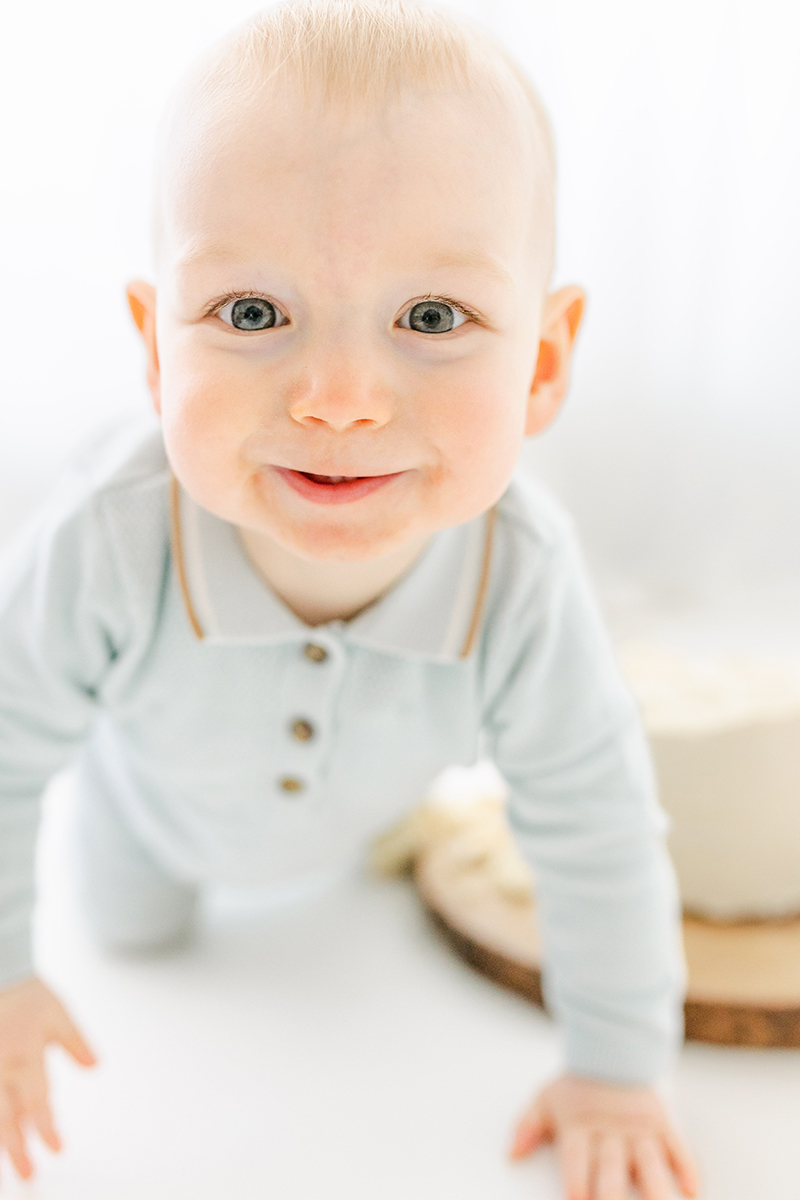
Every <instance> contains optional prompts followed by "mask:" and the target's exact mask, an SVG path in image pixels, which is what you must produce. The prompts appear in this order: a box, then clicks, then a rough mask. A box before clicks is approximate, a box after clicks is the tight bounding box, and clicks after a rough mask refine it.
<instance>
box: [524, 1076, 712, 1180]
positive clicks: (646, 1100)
mask: <svg viewBox="0 0 800 1200" xmlns="http://www.w3.org/2000/svg"><path fill="white" fill-rule="evenodd" d="M550 1141H555V1142H556V1143H557V1146H558V1151H559V1157H560V1159H561V1168H562V1173H563V1176H564V1183H565V1185H566V1192H567V1196H568V1200H626V1197H627V1196H628V1194H629V1193H628V1189H629V1183H630V1182H631V1181H633V1182H634V1183H636V1184H637V1186H638V1188H639V1192H640V1195H641V1196H642V1197H643V1200H669V1197H670V1196H672V1195H673V1194H674V1190H673V1181H674V1182H676V1183H677V1185H678V1187H679V1188H680V1190H681V1192H682V1193H683V1195H684V1196H695V1195H696V1194H697V1173H696V1171H695V1168H694V1164H693V1163H692V1160H691V1158H690V1156H689V1154H688V1152H687V1150H686V1147H685V1146H684V1144H683V1142H682V1141H681V1139H680V1138H679V1137H678V1135H677V1133H676V1132H675V1130H674V1128H673V1127H672V1124H671V1123H670V1120H669V1117H668V1115H667V1113H666V1110H665V1108H664V1106H663V1104H662V1102H661V1100H660V1099H659V1097H658V1096H657V1094H656V1093H655V1092H654V1091H653V1090H652V1089H651V1088H647V1087H636V1086H626V1085H624V1084H610V1083H602V1082H600V1081H599V1080H593V1079H584V1078H581V1077H580V1076H577V1075H562V1076H561V1077H560V1079H556V1080H554V1082H553V1083H551V1084H549V1085H548V1086H547V1087H546V1088H544V1089H543V1090H542V1092H541V1093H540V1094H539V1097H538V1099H537V1100H536V1102H535V1104H533V1105H531V1107H530V1108H529V1109H528V1111H527V1112H526V1113H525V1114H524V1116H523V1117H522V1119H521V1120H520V1122H519V1124H518V1125H517V1130H516V1134H515V1137H514V1144H513V1146H512V1148H511V1157H512V1158H524V1157H525V1155H527V1154H530V1153H531V1152H532V1151H533V1150H535V1149H536V1147H537V1146H539V1145H541V1144H542V1143H544V1142H550Z"/></svg>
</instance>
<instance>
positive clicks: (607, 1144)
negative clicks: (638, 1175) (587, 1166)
mask: <svg viewBox="0 0 800 1200" xmlns="http://www.w3.org/2000/svg"><path fill="white" fill-rule="evenodd" d="M629 1182H630V1162H629V1157H628V1146H627V1144H626V1142H625V1141H624V1140H623V1138H621V1137H619V1136H611V1137H604V1138H601V1139H600V1140H599V1142H598V1143H597V1147H596V1150H595V1159H594V1180H593V1187H592V1191H591V1197H592V1200H627V1196H628V1183H629Z"/></svg>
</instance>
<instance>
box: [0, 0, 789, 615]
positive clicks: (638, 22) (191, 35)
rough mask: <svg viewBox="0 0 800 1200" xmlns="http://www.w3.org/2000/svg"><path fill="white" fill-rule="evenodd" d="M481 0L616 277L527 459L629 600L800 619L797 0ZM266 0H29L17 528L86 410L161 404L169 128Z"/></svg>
mask: <svg viewBox="0 0 800 1200" xmlns="http://www.w3.org/2000/svg"><path fill="white" fill-rule="evenodd" d="M457 7H461V8H463V9H464V10H466V11H468V12H471V13H472V14H473V15H476V16H478V17H479V18H481V19H482V20H484V21H485V22H486V23H487V24H489V25H490V27H492V28H493V29H494V30H495V31H496V32H497V33H498V34H499V35H500V37H501V38H503V39H505V40H506V41H507V43H508V44H509V45H510V46H511V47H512V48H513V50H514V51H515V53H516V54H517V55H518V56H519V57H520V58H521V59H522V60H523V61H524V62H525V63H526V65H527V66H528V67H529V68H530V70H531V72H532V74H533V76H534V78H535V79H536V80H537V82H538V84H539V86H540V89H541V91H542V93H543V96H544V98H545V101H546V103H547V105H548V108H549V110H550V112H551V114H552V117H553V121H554V125H555V130H556V137H557V142H558V147H559V160H560V193H559V213H560V224H559V255H558V267H557V279H556V282H558V283H561V282H567V281H571V280H575V281H578V282H581V283H583V284H584V285H585V286H586V287H587V289H588V292H589V297H590V304H589V309H588V315H587V319H586V324H585V328H584V331H583V333H582V337H581V341H580V346H579V350H578V355H577V360H576V369H575V378H574V386H573V389H572V393H571V398H570V401H569V405H568V407H567V409H566V411H565V413H564V415H563V417H562V418H561V419H560V420H559V422H558V425H557V427H556V428H555V429H554V430H553V431H551V432H550V433H548V434H547V435H546V436H545V437H544V438H542V439H541V440H540V441H539V442H538V443H536V444H534V445H532V446H531V447H530V450H529V451H528V452H526V459H527V461H528V462H529V463H531V464H532V465H533V466H534V469H536V470H537V471H538V473H539V474H540V475H541V476H543V477H544V478H545V479H547V480H548V481H549V482H550V483H551V485H552V486H553V487H554V488H555V490H556V491H558V492H559V494H560V495H562V496H563V498H564V499H565V500H566V502H567V504H568V505H569V506H570V508H571V509H572V511H573V513H574V514H575V516H576V518H577V521H578V525H579V528H580V531H581V533H582V536H583V540H584V544H585V546H586V548H587V551H588V553H589V556H590V560H591V563H592V566H593V569H594V571H595V574H596V577H597V578H598V580H599V582H600V583H601V586H602V588H603V591H604V595H605V596H606V599H607V603H608V605H609V608H610V610H611V611H612V614H614V613H616V615H617V617H618V619H620V620H628V619H630V620H633V619H634V617H635V614H636V613H637V612H639V611H640V610H649V611H656V612H659V613H669V612H677V611H682V610H689V609H691V608H692V606H695V607H697V606H701V607H703V609H704V611H705V612H706V613H707V614H708V613H711V614H712V616H713V615H714V614H721V613H722V612H723V611H726V612H733V611H736V612H738V613H739V615H740V616H741V615H742V614H745V615H747V614H749V615H750V616H751V617H752V616H753V614H758V615H759V617H760V618H761V621H762V624H763V625H768V626H769V627H770V628H772V629H773V631H774V629H776V628H778V626H779V622H778V620H777V617H778V615H779V614H780V615H781V616H782V619H783V625H782V626H781V628H782V629H783V631H784V632H783V634H782V636H784V635H785V636H791V630H792V627H793V625H795V626H797V627H798V629H800V620H797V621H795V618H794V615H793V614H794V609H793V608H792V605H793V604H794V603H795V602H796V600H797V599H798V598H800V471H799V470H798V457H800V456H799V455H798V451H800V384H799V383H798V380H799V379H800V336H798V331H799V330H800V301H799V300H798V282H797V281H798V278H800V236H799V235H798V214H799V213H800V150H799V149H798V147H799V146H800V139H799V137H798V135H799V134H800V16H798V11H799V10H798V6H797V5H796V4H795V3H794V0H670V3H669V4H662V3H656V2H655V0H605V2H604V3H603V4H602V5H600V4H597V2H596V0H549V2H547V0H462V2H461V3H460V4H459V5H457ZM252 9H253V4H252V3H250V2H249V0H228V2H227V3H226V4H225V5H220V4H219V3H216V2H213V0H138V2H137V4H136V5H117V4H109V3H107V0H73V3H71V4H69V5H65V4H63V3H61V2H60V0H39V3H37V4H35V5H32V4H21V3H17V4H14V5H13V6H11V5H6V6H5V10H4V14H3V17H2V24H1V25H0V56H1V57H0V99H1V100H2V112H3V126H4V139H3V163H2V173H3V178H4V183H3V188H2V211H1V214H0V215H2V227H3V238H2V249H1V250H0V265H1V269H2V283H3V286H2V289H1V290H0V305H1V306H2V329H3V353H2V355H1V356H0V397H2V399H1V400H0V538H2V537H3V536H4V535H5V534H6V533H7V532H8V531H10V530H11V528H13V526H14V525H15V524H16V523H17V522H18V521H19V519H20V518H21V517H22V515H23V514H24V513H25V511H26V510H27V508H28V507H29V506H30V504H31V503H33V502H34V501H35V499H36V498H37V497H38V496H39V495H40V494H41V492H42V491H43V489H44V488H45V487H46V485H47V482H48V480H49V478H50V477H51V476H52V473H53V470H54V468H55V467H56V466H57V464H58V463H59V462H61V461H62V460H63V458H64V457H65V455H66V454H67V453H68V452H69V451H70V449H71V448H72V447H73V446H74V445H75V444H76V442H78V441H79V440H80V439H81V438H82V437H83V436H85V434H86V432H87V431H89V430H90V429H91V428H92V427H93V426H95V425H96V424H97V423H98V422H100V421H104V420H106V419H108V418H109V417H112V416H113V415H114V414H116V413H118V412H120V411H122V410H129V409H132V408H137V407H142V406H143V405H145V404H146V403H147V400H146V395H145V392H144V387H143V384H142V381H141V376H142V362H141V357H140V353H139V347H138V345H137V343H136V340H135V337H134V333H133V331H132V329H131V326H130V324H129V319H128V317H127V312H126V309H125V306H124V300H123V285H124V282H125V280H126V278H128V277H129V276H130V275H132V274H145V275H146V274H147V273H148V270H149V253H148V247H147V206H148V198H149V160H150V153H151V145H152V136H153V130H154V127H155V123H156V120H157V117H158V114H159V111H160V109H161V106H162V103H163V100H164V98H165V96H166V94H167V92H168V90H169V89H170V87H171V86H172V85H173V83H174V82H175V79H176V77H177V76H178V74H179V72H180V71H181V70H182V68H183V67H184V66H185V65H186V64H187V63H188V62H189V61H190V60H191V59H192V58H193V57H194V56H195V55H196V54H197V52H198V51H199V50H201V49H202V48H203V47H204V46H206V45H207V44H208V43H209V42H210V41H211V40H212V39H213V38H215V37H216V36H217V35H218V34H219V33H221V32H222V31H223V30H225V29H227V28H228V27H230V26H231V25H232V24H234V23H235V22H236V21H238V20H239V19H241V18H242V17H244V16H246V15H247V14H248V13H249V12H251V11H252ZM626 614H627V615H626ZM787 614H788V616H787ZM637 619H638V618H637ZM798 636H800V634H798Z"/></svg>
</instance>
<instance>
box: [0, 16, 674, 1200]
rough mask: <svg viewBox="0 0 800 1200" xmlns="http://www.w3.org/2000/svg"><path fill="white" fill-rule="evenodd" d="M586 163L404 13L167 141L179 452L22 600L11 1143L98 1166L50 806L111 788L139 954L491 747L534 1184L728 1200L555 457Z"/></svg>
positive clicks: (100, 454) (451, 45)
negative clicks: (58, 1125)
mask: <svg viewBox="0 0 800 1200" xmlns="http://www.w3.org/2000/svg"><path fill="white" fill-rule="evenodd" d="M552 261H553V155H552V148H551V143H550V138H549V133H548V127H547V122H546V118H545V117H544V115H543V112H542V109H541V107H540V104H539V101H538V99H537V97H536V94H535V93H534V91H533V89H532V87H531V85H530V83H529V82H528V81H527V79H526V78H525V76H524V75H523V73H522V72H521V70H520V69H519V68H518V67H517V66H516V65H515V64H514V63H513V62H512V61H511V60H510V59H509V58H508V56H507V55H506V54H505V53H504V52H503V51H502V50H500V49H499V48H498V47H497V46H495V45H494V43H492V42H491V40H490V39H489V38H487V37H486V36H485V35H484V34H482V33H480V32H476V31H474V30H472V29H471V28H470V27H468V26H465V25H463V24H462V23H460V22H459V21H458V20H456V19H455V18H454V17H452V16H449V15H445V14H443V13H439V12H438V11H437V10H435V9H432V8H429V7H427V6H424V5H422V4H420V5H417V4H415V3H413V2H411V0H409V2H408V3H406V2H402V0H397V3H394V2H391V0H388V2H386V3H381V2H380V0H319V2H314V0H300V2H299V3H294V4H288V5H284V6H282V7H280V8H277V9H273V10H271V11H269V12H267V13H265V14H262V15H260V16H257V17H256V18H254V19H253V20H252V21H250V22H248V24H247V25H246V26H245V27H244V28H242V29H241V30H238V31H236V32H235V33H234V34H233V35H232V36H231V37H229V38H227V39H226V40H225V41H224V42H223V43H221V45H219V46H218V47H216V48H215V49H214V51H213V52H212V53H211V55H210V56H209V57H208V58H207V59H206V60H205V61H204V62H203V63H202V64H201V65H200V66H199V67H198V68H197V69H196V70H195V71H194V72H193V73H192V75H191V76H190V77H189V79H188V80H187V81H186V82H185V84H184V85H183V87H182V89H181V91H180V92H179V94H178V95H177V97H176V99H175V101H174V102H173V104H172V106H171V109H170V111H169V113H168V115H167V119H166V123H165V129H164V135H163V139H162V145H161V152H160V167H159V177H158V192H157V206H156V286H151V285H150V284H148V283H142V282H137V283H134V284H132V285H131V287H130V290H129V299H130V306H131V310H132V312H133V316H134V318H135V321H136V324H137V326H138V328H139V330H140V331H141V334H142V337H143V339H144V343H145V346H146V349H147V361H148V370H147V378H148V384H149V388H150V392H151V395H152V399H153V404H154V406H155V410H156V413H157V414H158V416H159V418H160V421H159V423H158V424H156V423H155V422H152V423H149V424H148V425H147V427H141V426H137V427H136V428H133V429H132V428H127V429H125V430H122V431H121V432H117V433H116V434H115V435H113V436H111V437H106V438H105V439H104V440H101V442H100V443H99V444H95V446H94V447H93V448H91V449H89V450H88V451H86V452H85V453H84V455H83V459H82V461H81V462H79V463H78V464H77V467H76V469H75V470H74V471H73V472H72V474H71V476H70V478H69V479H68V481H67V482H66V483H65V484H64V486H62V487H61V488H60V490H59V491H58V492H57V494H56V495H55V496H54V498H53V500H52V501H51V503H50V504H49V506H48V507H47V508H46V509H45V511H44V513H43V515H42V517H41V519H40V520H39V522H38V524H37V526H36V528H35V529H34V530H33V531H32V532H29V533H26V534H25V535H24V536H22V537H21V538H20V539H19V540H18V542H17V544H16V546H15V547H14V549H13V551H12V552H11V553H10V554H9V555H8V556H7V558H6V562H5V566H4V570H3V575H2V581H1V587H0V813H1V814H2V828H3V837H2V842H1V843H0V872H1V874H0V879H2V892H1V893H0V895H1V896H2V908H1V909H0V918H1V920H0V933H2V939H1V940H0V972H1V973H0V984H2V990H1V991H0V1140H2V1143H3V1144H4V1145H5V1147H6V1149H7V1151H8V1153H9V1155H10V1157H11V1160H12V1162H13V1164H14V1166H15V1167H16V1169H17V1171H18V1172H19V1174H20V1175H22V1176H23V1177H27V1176H28V1175H30V1174H31V1172H32V1166H31V1162H30V1159H29V1156H28V1153H27V1150H26V1137H27V1136H28V1135H29V1133H30V1131H31V1127H33V1128H35V1129H36V1130H38V1133H39V1134H40V1136H41V1137H42V1138H43V1140H44V1141H45V1143H46V1144H47V1145H48V1146H50V1147H51V1148H52V1149H54V1150H55V1149H58V1147H59V1139H58V1135H57V1133H56V1131H55V1129H54V1126H53V1122H52V1118H51V1115H50V1110H49V1105H48V1099H47V1087H46V1082H45V1074H44V1050H45V1046H46V1044H47V1043H50V1042H60V1043H61V1045H62V1046H64V1047H65V1048H66V1049H67V1050H68V1051H69V1052H70V1053H71V1054H72V1055H73V1056H74V1057H75V1058H76V1059H77V1061H78V1062H80V1063H83V1064H86V1065H90V1064H91V1063H92V1062H93V1061H94V1058H93V1055H92V1052H91V1050H90V1049H89V1047H88V1046H87V1044H86V1042H85V1041H84V1040H83V1038H82V1036H81V1034H80V1033H79V1032H78V1030H77V1029H76V1028H75V1026H74V1024H73V1023H72V1022H71V1020H70V1018H69V1016H68V1015H67V1013H66V1012H65V1010H64V1008H63V1007H62V1005H61V1004H60V1002H59V1000H58V999H57V998H56V996H55V995H54V994H53V993H52V992H51V991H50V990H49V989H48V988H47V987H46V986H45V984H44V983H43V982H42V981H41V980H40V979H38V978H37V977H36V976H35V974H34V973H33V964H32V960H31V956H30V938H29V932H28V930H29V917H30V910H31V905H32V877H33V876H32V872H33V865H32V864H33V850H34V839H35V829H36V817H37V807H38V799H39V796H40V794H41V792H42V790H43V788H44V786H45V784H46V782H47V780H48V778H49V777H50V776H51V775H52V774H53V773H54V772H55V771H56V770H57V769H59V768H60V767H61V766H62V765H64V764H65V763H66V762H67V761H69V760H70V759H72V758H74V757H75V755H76V751H77V770H78V781H79V794H80V813H79V817H78V822H79V826H78V832H79V835H80V836H79V846H80V854H81V862H80V879H81V884H82V888H83V892H84V900H85V905H86V911H87V915H88V920H89V922H90V924H91V926H92V928H93V930H94V932H95V934H96V936H97V938H98V940H99V941H100V943H101V944H102V945H104V946H106V947H112V948H115V949H118V950H119V949H122V950H125V949H138V950H141V949H148V948H153V949H155V948H164V947H167V946H169V945H172V944H177V943H178V942H179V941H180V940H181V939H182V938H185V937H186V936H187V934H188V933H189V932H190V931H191V928H192V923H193V921H194V919H195V914H196V909H197V904H198V897H199V895H200V893H201V891H202V889H203V887H204V886H208V885H211V884H217V883H229V884H240V885H267V884H270V885H272V884H291V885H292V886H297V887H309V888H310V887H317V886H323V885H324V882H325V880H326V879H328V878H330V877H331V876H332V875H334V874H335V873H336V872H337V871H341V870H342V869H344V868H345V867H346V866H347V864H348V863H351V862H352V861H353V860H354V859H356V858H357V857H358V856H359V855H360V854H362V853H363V851H364V848H365V847H366V846H367V845H368V843H369V841H370V840H371V839H372V838H373V837H374V836H375V835H376V834H377V833H379V832H381V831H382V830H384V829H385V828H386V827H387V826H389V825H390V824H392V822H393V821H396V820H397V819H398V818H399V817H400V816H402V814H403V813H404V812H407V811H408V810H409V808H410V807H412V806H413V805H415V804H416V803H417V802H418V800H419V798H420V796H421V795H422V794H423V792H424V790H425V788H426V786H427V785H428V783H429V782H430V780H431V779H432V777H433V776H434V775H435V774H436V773H437V772H438V771H439V770H440V769H441V768H443V767H444V766H446V765H448V764H450V763H456V762H461V763H469V762H472V761H474V759H475V757H476V754H477V753H478V749H479V745H480V746H483V747H485V749H486V751H487V752H489V753H490V754H491V755H492V756H493V758H494V759H495V761H496V762H497V764H498V766H499V768H500V770H501V771H502V772H503V774H504V775H505V778H506V779H507V781H508V785H509V790H510V800H509V818H510V821H511V825H512V828H513V830H514V833H515V836H516V838H517V840H518V844H519V847H520V849H521V851H522V853H523V854H524V855H525V856H526V858H527V860H528V861H529V862H530V864H531V865H532V867H533V869H534V871H535V874H536V879H537V887H538V892H539V897H540V902H541V916H542V923H543V930H544V941H545V958H546V962H545V967H546V970H545V984H546V994H547V997H548V1001H549V1004H550V1007H551V1009H552V1011H553V1012H554V1013H555V1014H556V1015H557V1016H558V1017H559V1019H560V1020H561V1022H562V1025H563V1029H564V1037H565V1058H566V1061H565V1073H564V1074H563V1075H562V1076H561V1077H560V1078H558V1079H556V1080H555V1081H554V1082H552V1083H550V1084H549V1085H548V1086H547V1087H545V1088H544V1090H543V1091H542V1092H541V1094H540V1095H539V1097H538V1099H537V1101H536V1103H535V1104H534V1105H533V1106H532V1107H531V1108H530V1109H529V1111H528V1112H526V1113H525V1114H524V1115H523V1117H522V1119H521V1121H520V1122H519V1125H518V1127H517V1130H516V1134H515V1138H514V1142H513V1146H512V1150H511V1153H512V1156H513V1157H515V1158H518V1157H522V1156H524V1155H526V1154H528V1153H529V1152H530V1151H532V1150H533V1149H534V1147H536V1146H537V1145H539V1144H540V1143H542V1142H545V1141H549V1140H555V1141H556V1142H557V1143H558V1147H559V1151H560V1157H561V1163H562V1167H563V1173H564V1178H565V1187H566V1191H567V1193H568V1195H569V1196H570V1197H571V1198H572V1200H579V1198H588V1197H595V1198H596V1200H622V1198H623V1197H624V1196H625V1195H627V1189H628V1185H629V1181H630V1180H633V1181H635V1183H636V1184H637V1185H638V1188H639V1190H640V1193H641V1195H642V1196H643V1197H646V1198H647V1200H663V1198H664V1197H666V1196H668V1195H669V1194H670V1193H671V1191H672V1187H673V1184H674V1183H675V1182H677V1184H678V1186H679V1187H680V1188H681V1189H682V1191H683V1192H684V1194H686V1195H692V1194H694V1190H695V1186H696V1184H695V1174H694V1169H693V1166H692V1164H691V1161H690V1159H689V1156H688V1154H687V1152H686V1150H685V1148H684V1147H683V1145H682V1143H681V1141H680V1139H679V1138H678V1136H677V1135H676V1133H675V1132H674V1130H673V1128H672V1126H671V1124H670V1121H669V1119H668V1117H667V1115H666V1112H665V1109H664V1108H663V1107H662V1103H661V1101H660V1099H659V1097H658V1094H657V1092H656V1091H655V1090H654V1086H653V1085H654V1084H655V1083H657V1082H658V1081H659V1079H660V1077H661V1076H662V1075H663V1073H664V1071H665V1070H666V1069H667V1068H668V1067H669V1064H670V1062H671V1061H672V1059H673V1057H674V1054H675V1050H676V1047H677V1045H678V1042H679V1037H680V1002H681V986H682V966H681V955H680V948H679V935H678V922H677V901H676V895H675V890H674V884H673V877H672V874H671V870H670V867H669V863H668V860H667V858H666V855H665V851H664V848H663V842H662V836H663V820H662V816H661V813H660V810H659V808H658V806H657V803H656V801H655V799H654V795H653V785H652V779H651V771H650V766H649V759H648V755H647V751H646V747H645V742H644V739H643V735H642V732H641V729H640V725H639V722H638V718H637V714H636V711H635V707H634V705H633V703H632V701H631V700H630V698H629V696H628V694H627V692H626V691H625V689H624V688H623V686H622V685H621V683H620V681H619V678H618V675H617V672H616V669H615V666H614V663H613V659H612V655H611V653H610V650H609V648H608V644H607V641H606V638H605V636H604V634H603V631H602V629H601V627H600V624H599V622H598V618H597V616H596V613H595V609H594V607H593V602H592V600H591V598H590V595H589V593H588V591H587V588H586V584H585V582H584V579H583V575H582V568H581V565H580V560H579V557H578V555H577V552H576V549H575V546H574V541H573V537H572V534H571V532H570V527H569V523H568V521H567V519H566V518H565V517H564V516H563V514H562V513H561V512H560V510H559V509H558V508H557V506H556V505H555V504H554V503H553V501H552V500H550V499H549V498H548V497H547V496H545V495H544V494H543V493H542V492H541V491H540V490H539V489H538V488H537V487H536V486H534V485H533V484H532V483H530V482H529V481H527V480H526V479H525V478H524V477H520V478H513V479H512V475H513V472H514V468H515V464H516V462H517V458H518V454H519V450H520V446H521V443H522V439H523V438H524V437H525V436H526V435H531V434H536V433H538V432H540V431H541V430H543V429H544V428H545V427H546V426H547V425H548V424H549V423H550V422H551V421H552V419H553V417H554V416H555V414H556V413H557V411H558V408H559V405H560V403H561V401H562V398H563V396H564V393H565V389H566V385H567V375H568V365H569V359H570V352H571V349H572V345H573V340H574V338H575V334H576V331H577V329H578V325H579V323H580V319H581V314H582V310H583V303H584V297H583V293H582V292H581V291H580V289H579V288H577V287H565V288H562V289H560V290H558V291H548V283H549V279H550V274H551V269H552Z"/></svg>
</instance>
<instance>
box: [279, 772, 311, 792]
mask: <svg viewBox="0 0 800 1200" xmlns="http://www.w3.org/2000/svg"><path fill="white" fill-rule="evenodd" d="M278 785H279V787H282V788H283V790H284V791H285V792H302V790H303V788H304V787H305V786H306V785H305V784H304V783H303V781H302V779H297V778H296V776H294V775H284V777H283V779H280V780H279V781H278Z"/></svg>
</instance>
